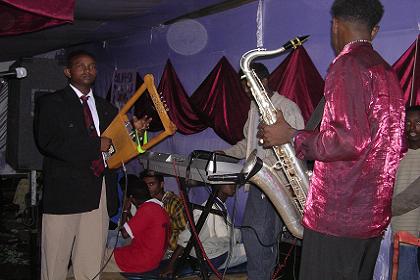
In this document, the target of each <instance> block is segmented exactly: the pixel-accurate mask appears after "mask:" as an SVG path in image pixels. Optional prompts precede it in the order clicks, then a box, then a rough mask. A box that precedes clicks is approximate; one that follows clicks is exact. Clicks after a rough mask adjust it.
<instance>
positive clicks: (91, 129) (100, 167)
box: [80, 95, 105, 177]
mask: <svg viewBox="0 0 420 280" xmlns="http://www.w3.org/2000/svg"><path fill="white" fill-rule="evenodd" d="M88 98H89V96H85V95H83V96H81V97H80V99H81V100H82V105H83V116H84V119H85V126H86V129H87V130H88V133H89V137H93V138H97V137H98V134H97V132H96V128H95V124H94V123H93V118H92V113H91V112H90V109H89V105H88V103H87V100H88ZM90 168H91V169H92V171H93V174H95V176H97V177H99V176H100V175H101V174H102V172H103V171H104V169H105V165H104V160H103V158H102V154H99V158H98V159H95V160H93V161H92V162H91V164H90Z"/></svg>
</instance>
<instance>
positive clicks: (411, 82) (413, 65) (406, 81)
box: [392, 35, 420, 106]
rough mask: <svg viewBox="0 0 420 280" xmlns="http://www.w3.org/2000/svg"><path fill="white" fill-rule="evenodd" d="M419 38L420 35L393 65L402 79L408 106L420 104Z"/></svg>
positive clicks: (401, 82) (401, 83)
mask: <svg viewBox="0 0 420 280" xmlns="http://www.w3.org/2000/svg"><path fill="white" fill-rule="evenodd" d="M419 38H420V35H419V36H418V37H417V39H416V40H415V41H414V43H413V44H411V46H410V47H409V48H408V49H407V50H406V51H405V52H404V54H403V55H402V56H401V57H400V58H399V59H398V60H397V61H396V62H395V63H394V65H392V68H394V70H395V72H396V73H397V76H398V78H399V79H400V85H401V88H402V89H403V93H404V101H405V104H406V105H407V106H414V105H420V58H419V55H420V52H419V50H418V48H419V47H420V46H419Z"/></svg>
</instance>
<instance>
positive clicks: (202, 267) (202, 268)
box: [175, 180, 223, 279]
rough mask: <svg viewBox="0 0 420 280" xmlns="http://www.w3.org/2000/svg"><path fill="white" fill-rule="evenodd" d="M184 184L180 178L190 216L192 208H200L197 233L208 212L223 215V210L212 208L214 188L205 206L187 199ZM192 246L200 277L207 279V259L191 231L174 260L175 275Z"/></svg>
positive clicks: (184, 261) (214, 195) (196, 225)
mask: <svg viewBox="0 0 420 280" xmlns="http://www.w3.org/2000/svg"><path fill="white" fill-rule="evenodd" d="M185 185H186V184H185V182H184V180H182V182H181V188H180V191H181V192H182V193H183V197H184V198H185V199H186V200H187V201H186V202H187V203H188V205H189V206H190V207H189V210H190V214H191V217H194V215H193V208H194V209H200V210H202V212H201V215H200V217H199V219H198V221H197V223H196V224H195V228H196V230H197V234H199V233H200V231H201V229H202V227H203V225H204V223H205V222H206V219H207V216H208V215H209V213H213V214H216V215H221V216H223V212H222V211H219V210H215V209H212V207H213V204H214V202H215V200H216V195H217V193H216V191H215V190H214V188H212V192H211V193H210V195H209V198H208V199H207V202H206V204H205V206H202V205H198V204H194V203H191V202H190V201H189V198H188V194H187V191H186V187H185ZM193 247H194V249H195V252H196V256H197V260H198V262H199V264H200V273H201V279H209V274H208V272H209V271H208V266H207V261H206V260H205V259H204V257H203V254H202V253H201V250H200V248H199V246H198V243H197V240H196V239H195V236H194V234H192V233H191V237H190V240H189V241H188V244H187V246H186V247H185V249H184V252H183V254H182V256H181V258H180V259H179V260H178V261H177V262H176V265H175V275H176V271H177V269H178V268H180V267H182V266H183V264H185V263H186V259H187V258H188V257H189V255H190V252H191V249H192V248H193ZM216 269H217V268H216Z"/></svg>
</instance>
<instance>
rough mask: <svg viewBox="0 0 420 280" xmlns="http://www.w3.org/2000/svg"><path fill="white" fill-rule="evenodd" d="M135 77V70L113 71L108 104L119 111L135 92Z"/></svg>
mask: <svg viewBox="0 0 420 280" xmlns="http://www.w3.org/2000/svg"><path fill="white" fill-rule="evenodd" d="M136 77H137V71H135V70H115V72H114V77H113V79H112V88H111V98H110V102H111V103H112V104H114V105H115V106H116V107H117V108H118V109H121V107H122V106H124V104H125V103H127V101H128V99H130V97H131V96H132V95H133V93H134V92H135V91H136Z"/></svg>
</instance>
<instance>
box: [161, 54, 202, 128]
mask: <svg viewBox="0 0 420 280" xmlns="http://www.w3.org/2000/svg"><path fill="white" fill-rule="evenodd" d="M157 90H158V92H159V93H161V94H162V97H163V98H164V100H165V101H166V105H167V107H168V109H169V111H168V115H169V118H170V119H171V120H172V122H173V123H174V124H175V125H176V127H177V128H178V130H177V131H178V132H180V133H182V134H186V135H189V134H194V133H198V132H200V131H203V130H204V129H206V128H207V125H206V124H205V123H203V122H202V121H201V120H200V118H199V117H198V116H197V114H196V113H195V112H194V110H193V109H192V108H191V105H190V103H189V101H188V95H187V93H186V92H185V89H184V87H183V86H182V84H181V81H180V80H179V78H178V75H177V74H176V72H175V69H174V67H173V66H172V63H171V62H170V60H169V59H168V61H167V62H166V66H165V70H164V71H163V75H162V79H161V80H160V83H159V86H158V89H157Z"/></svg>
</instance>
